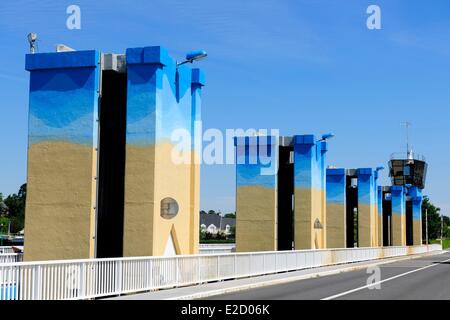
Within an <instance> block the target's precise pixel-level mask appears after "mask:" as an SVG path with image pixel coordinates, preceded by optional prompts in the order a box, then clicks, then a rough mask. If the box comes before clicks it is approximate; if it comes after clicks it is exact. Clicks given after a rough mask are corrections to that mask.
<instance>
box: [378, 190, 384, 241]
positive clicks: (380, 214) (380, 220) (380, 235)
mask: <svg viewBox="0 0 450 320" xmlns="http://www.w3.org/2000/svg"><path fill="white" fill-rule="evenodd" d="M377 214H378V246H379V247H382V246H383V187H382V186H377Z"/></svg>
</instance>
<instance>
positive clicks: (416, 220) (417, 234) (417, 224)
mask: <svg viewBox="0 0 450 320" xmlns="http://www.w3.org/2000/svg"><path fill="white" fill-rule="evenodd" d="M409 195H410V196H411V201H412V210H413V245H415V246H419V245H422V202H423V196H422V190H420V189H419V188H417V187H415V186H414V187H411V188H410V189H409Z"/></svg>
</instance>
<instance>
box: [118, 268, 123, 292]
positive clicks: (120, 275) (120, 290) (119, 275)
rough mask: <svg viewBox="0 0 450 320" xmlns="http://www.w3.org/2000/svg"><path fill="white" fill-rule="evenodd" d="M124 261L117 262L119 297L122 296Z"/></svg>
mask: <svg viewBox="0 0 450 320" xmlns="http://www.w3.org/2000/svg"><path fill="white" fill-rule="evenodd" d="M122 270H123V269H122V260H118V261H117V275H118V277H117V278H118V279H117V293H118V294H119V295H121V294H122V279H123V275H122V273H123V271H122Z"/></svg>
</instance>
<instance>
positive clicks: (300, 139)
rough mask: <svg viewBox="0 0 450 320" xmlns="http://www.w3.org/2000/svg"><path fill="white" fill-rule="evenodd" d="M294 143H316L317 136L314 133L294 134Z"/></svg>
mask: <svg viewBox="0 0 450 320" xmlns="http://www.w3.org/2000/svg"><path fill="white" fill-rule="evenodd" d="M294 144H311V145H313V144H316V138H315V137H314V135H313V134H305V135H296V136H294Z"/></svg>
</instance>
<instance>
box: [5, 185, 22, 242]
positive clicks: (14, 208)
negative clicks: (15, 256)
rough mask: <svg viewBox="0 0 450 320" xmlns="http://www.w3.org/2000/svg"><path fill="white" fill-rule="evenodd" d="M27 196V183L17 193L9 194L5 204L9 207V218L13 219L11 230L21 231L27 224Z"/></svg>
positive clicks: (13, 231)
mask: <svg viewBox="0 0 450 320" xmlns="http://www.w3.org/2000/svg"><path fill="white" fill-rule="evenodd" d="M26 197H27V184H26V183H25V184H23V185H22V186H21V187H20V189H19V192H18V193H17V194H11V195H9V196H8V197H7V198H6V199H5V200H4V204H5V205H6V206H7V207H8V218H9V219H10V220H11V232H12V233H17V232H19V231H21V230H22V229H23V227H24V225H25V202H26Z"/></svg>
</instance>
